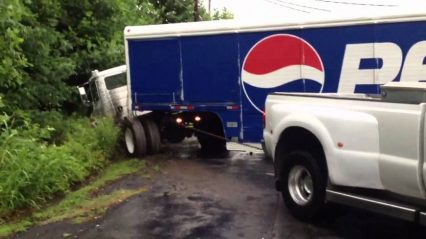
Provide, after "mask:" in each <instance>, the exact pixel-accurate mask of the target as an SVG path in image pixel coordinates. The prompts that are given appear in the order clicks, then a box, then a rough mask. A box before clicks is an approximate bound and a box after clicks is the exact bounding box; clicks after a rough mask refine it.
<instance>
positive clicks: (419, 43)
mask: <svg viewBox="0 0 426 239" xmlns="http://www.w3.org/2000/svg"><path fill="white" fill-rule="evenodd" d="M425 29H426V15H410V16H393V17H385V18H380V19H352V20H342V21H315V22H309V21H307V22H304V23H290V22H280V23H273V24H245V25H242V24H239V23H238V22H235V21H213V22H197V23H180V24H167V25H150V26H129V27H126V28H125V30H124V35H125V48H126V63H127V84H128V104H129V110H130V112H131V115H133V117H129V120H128V124H126V129H125V133H124V135H125V141H126V145H127V149H128V151H129V153H130V154H133V155H136V156H143V155H144V154H146V153H154V152H156V151H157V150H158V148H159V144H160V143H161V142H164V141H169V142H179V141H181V140H182V139H184V138H185V137H186V136H190V135H193V134H195V135H196V136H197V138H198V140H199V143H200V145H201V147H202V149H206V150H213V151H220V150H224V149H225V143H226V141H236V142H258V143H259V142H261V139H262V129H263V124H262V118H263V107H264V101H265V98H266V96H267V94H268V93H271V92H276V91H280V92H311V93H335V92H338V93H342V94H344V93H368V94H378V93H380V85H382V84H384V83H387V82H391V81H415V82H418V81H426V58H425V57H426V30H425ZM143 112H144V114H142V113H143Z"/></svg>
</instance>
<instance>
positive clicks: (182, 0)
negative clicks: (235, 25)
mask: <svg viewBox="0 0 426 239" xmlns="http://www.w3.org/2000/svg"><path fill="white" fill-rule="evenodd" d="M149 2H150V3H151V4H152V5H153V6H154V7H155V9H157V10H158V15H156V21H158V22H161V23H177V22H192V21H194V2H195V1H194V0H149ZM199 5H200V6H199V8H198V11H199V12H198V14H199V19H200V20H201V21H208V20H219V19H230V18H233V15H232V13H230V12H229V11H228V10H227V9H226V8H224V9H222V11H218V10H215V11H214V12H213V14H212V15H211V16H210V15H209V14H208V12H207V11H206V8H205V7H204V6H203V5H202V4H200V3H199Z"/></svg>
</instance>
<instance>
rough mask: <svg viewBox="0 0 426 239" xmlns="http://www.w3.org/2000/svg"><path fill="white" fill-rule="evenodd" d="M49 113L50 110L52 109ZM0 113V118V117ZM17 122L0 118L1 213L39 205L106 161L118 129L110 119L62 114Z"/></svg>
mask: <svg viewBox="0 0 426 239" xmlns="http://www.w3.org/2000/svg"><path fill="white" fill-rule="evenodd" d="M50 116H52V115H51V114H50ZM0 119H1V118H0ZM45 119H46V121H45V122H44V123H37V120H32V122H31V124H26V123H20V124H19V127H12V126H10V125H8V122H10V121H11V120H10V119H6V120H5V119H4V117H3V123H2V124H0V126H1V128H0V130H1V131H0V217H1V216H5V215H8V214H10V213H11V212H13V211H14V210H16V209H18V208H24V207H38V206H39V205H40V204H42V203H44V202H46V201H47V200H49V199H51V198H52V197H53V196H55V195H58V194H60V193H64V192H67V191H68V190H70V188H71V187H72V186H73V185H75V184H77V183H79V182H81V181H83V180H85V179H86V178H87V177H88V176H89V175H90V174H92V173H94V172H96V171H98V170H100V169H101V168H102V167H104V166H105V164H106V163H107V160H108V159H109V157H110V156H111V154H112V153H113V152H114V148H115V145H116V140H117V135H118V130H117V129H116V127H114V125H113V123H112V121H111V120H110V119H98V120H97V121H96V123H94V122H91V121H89V119H81V118H70V119H65V118H63V117H62V116H60V115H54V116H53V117H52V118H51V119H49V117H46V118H45Z"/></svg>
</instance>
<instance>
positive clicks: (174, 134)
mask: <svg viewBox="0 0 426 239" xmlns="http://www.w3.org/2000/svg"><path fill="white" fill-rule="evenodd" d="M165 134H166V135H165V138H166V139H167V141H169V142H170V143H173V144H175V143H180V142H182V140H184V139H185V136H186V135H185V128H183V127H179V126H177V125H169V126H168V127H167V128H166V130H165Z"/></svg>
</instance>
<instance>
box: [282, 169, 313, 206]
mask: <svg viewBox="0 0 426 239" xmlns="http://www.w3.org/2000/svg"><path fill="white" fill-rule="evenodd" d="M288 190H289V192H290V196H291V198H292V199H293V201H294V202H295V203H296V204H298V205H301V206H303V205H306V204H308V203H309V202H310V201H311V200H312V195H313V183H312V176H311V174H310V173H309V171H308V170H307V169H306V168H305V167H303V166H301V165H297V166H295V167H293V168H292V169H291V171H290V173H289V176H288Z"/></svg>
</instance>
